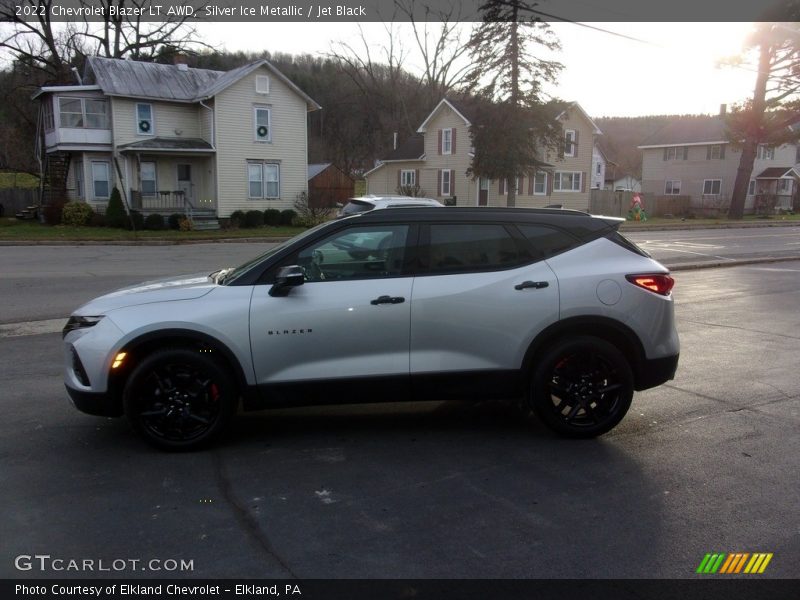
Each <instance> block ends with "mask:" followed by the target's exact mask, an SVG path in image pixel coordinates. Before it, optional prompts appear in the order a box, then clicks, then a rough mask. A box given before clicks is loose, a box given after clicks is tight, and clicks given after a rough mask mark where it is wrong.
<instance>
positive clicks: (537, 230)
mask: <svg viewBox="0 0 800 600" xmlns="http://www.w3.org/2000/svg"><path fill="white" fill-rule="evenodd" d="M517 228H518V229H519V230H520V232H521V233H522V235H524V236H525V237H526V238H527V239H528V241H530V242H531V245H532V246H533V252H534V256H535V257H536V259H537V260H541V259H543V258H547V257H549V256H553V255H554V254H559V253H561V252H564V251H565V250H569V249H570V248H575V247H576V246H579V245H580V242H579V241H578V240H576V239H575V238H574V237H572V236H571V235H569V234H568V233H567V232H566V231H562V230H560V229H554V228H552V227H544V226H542V225H517Z"/></svg>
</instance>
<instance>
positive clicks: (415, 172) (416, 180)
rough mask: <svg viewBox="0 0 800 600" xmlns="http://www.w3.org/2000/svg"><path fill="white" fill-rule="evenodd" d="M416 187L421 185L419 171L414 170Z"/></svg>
mask: <svg viewBox="0 0 800 600" xmlns="http://www.w3.org/2000/svg"><path fill="white" fill-rule="evenodd" d="M414 185H419V169H414Z"/></svg>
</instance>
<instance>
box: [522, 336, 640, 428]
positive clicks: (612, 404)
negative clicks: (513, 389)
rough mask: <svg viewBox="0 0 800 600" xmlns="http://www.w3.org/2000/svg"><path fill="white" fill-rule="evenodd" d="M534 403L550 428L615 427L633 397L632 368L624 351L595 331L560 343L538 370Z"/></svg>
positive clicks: (533, 388) (534, 386)
mask: <svg viewBox="0 0 800 600" xmlns="http://www.w3.org/2000/svg"><path fill="white" fill-rule="evenodd" d="M531 394H532V397H531V403H532V408H533V409H534V411H535V412H536V414H537V415H538V416H539V417H540V418H541V419H542V420H543V421H544V422H545V424H547V425H548V427H550V428H551V429H552V430H554V431H556V432H557V433H559V434H561V435H565V436H567V437H577V438H588V437H595V436H598V435H601V434H603V433H606V432H607V431H609V430H611V429H612V428H614V427H615V426H616V425H617V424H618V423H619V422H620V421H621V420H622V418H623V417H624V416H625V414H626V413H627V412H628V409H629V408H630V405H631V399H632V398H633V374H632V373H631V368H630V365H629V364H628V361H627V360H626V358H625V356H624V355H623V354H622V353H621V352H620V351H619V350H618V349H617V348H616V347H615V346H613V345H612V344H610V343H609V342H606V341H605V340H601V339H599V338H594V337H588V336H586V337H571V338H568V339H566V340H563V341H562V342H560V343H557V344H556V345H555V346H554V347H553V348H552V349H551V350H550V351H549V352H547V353H546V355H545V356H544V357H543V359H542V360H541V361H539V363H538V366H537V368H536V370H535V372H534V376H533V382H532V389H531Z"/></svg>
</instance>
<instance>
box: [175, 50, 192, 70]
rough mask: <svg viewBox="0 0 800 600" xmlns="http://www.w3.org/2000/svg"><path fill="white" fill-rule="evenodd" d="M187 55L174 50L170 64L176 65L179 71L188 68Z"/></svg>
mask: <svg viewBox="0 0 800 600" xmlns="http://www.w3.org/2000/svg"><path fill="white" fill-rule="evenodd" d="M188 63H189V57H188V56H186V55H185V54H183V53H182V52H176V53H175V54H174V55H173V57H172V64H174V65H175V66H176V67H178V70H179V71H188V70H189V64H188Z"/></svg>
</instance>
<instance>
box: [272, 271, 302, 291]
mask: <svg viewBox="0 0 800 600" xmlns="http://www.w3.org/2000/svg"><path fill="white" fill-rule="evenodd" d="M305 280H306V278H305V275H303V268H302V267H299V266H297V265H291V266H288V267H281V270H280V271H278V276H277V277H276V278H275V283H274V284H272V287H271V288H270V289H269V295H270V296H288V295H289V292H290V291H291V290H292V288H293V287H297V286H298V285H303V283H304V282H305Z"/></svg>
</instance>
